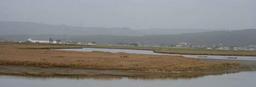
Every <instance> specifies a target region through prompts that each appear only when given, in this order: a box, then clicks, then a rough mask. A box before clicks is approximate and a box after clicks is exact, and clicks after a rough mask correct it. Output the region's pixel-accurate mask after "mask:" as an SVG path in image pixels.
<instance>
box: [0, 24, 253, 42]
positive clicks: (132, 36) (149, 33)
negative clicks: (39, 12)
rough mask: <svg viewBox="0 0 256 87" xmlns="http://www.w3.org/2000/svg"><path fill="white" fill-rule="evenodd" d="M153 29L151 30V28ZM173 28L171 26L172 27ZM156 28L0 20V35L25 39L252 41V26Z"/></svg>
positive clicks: (7, 38)
mask: <svg viewBox="0 0 256 87" xmlns="http://www.w3.org/2000/svg"><path fill="white" fill-rule="evenodd" d="M153 30H154V31H153ZM172 31H173V30H172ZM172 31H168V30H166V31H161V29H160V30H158V31H156V29H148V30H133V29H129V28H103V27H75V26H67V25H49V24H41V23H30V22H0V39H5V40H25V39H27V38H29V37H31V38H34V39H48V38H49V37H52V38H55V39H62V40H73V41H96V42H97V43H129V42H138V43H142V44H152V45H161V44H164V45H171V44H177V43H180V42H187V43H191V44H195V45H217V44H224V45H228V46H243V45H252V44H256V38H255V37H256V29H244V30H232V31H227V30H226V31H209V32H202V31H197V32H184V33H183V34H182V33H173V32H175V31H173V32H172Z"/></svg>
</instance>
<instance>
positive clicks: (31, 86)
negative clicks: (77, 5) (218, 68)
mask: <svg viewBox="0 0 256 87" xmlns="http://www.w3.org/2000/svg"><path fill="white" fill-rule="evenodd" d="M255 77H256V72H241V73H235V74H224V75H217V76H216V75H211V76H205V77H200V78H195V79H177V80H174V79H154V80H142V79H128V78H121V79H111V80H108V79H105V80H103V79H67V78H25V77H15V76H0V86H1V87H130V86H134V87H255V86H256V84H255V81H256V78H255ZM14 83H15V84H14Z"/></svg>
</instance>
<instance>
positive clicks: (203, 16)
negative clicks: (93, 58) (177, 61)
mask: <svg viewBox="0 0 256 87" xmlns="http://www.w3.org/2000/svg"><path fill="white" fill-rule="evenodd" d="M0 21H26V22H42V23H47V24H66V25H73V26H87V27H130V28H136V29H142V28H169V29H177V28H178V29H196V28H200V29H209V30H210V29H213V30H214V29H244V28H256V0H0Z"/></svg>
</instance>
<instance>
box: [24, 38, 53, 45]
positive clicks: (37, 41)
mask: <svg viewBox="0 0 256 87" xmlns="http://www.w3.org/2000/svg"><path fill="white" fill-rule="evenodd" d="M27 41H28V42H30V43H48V44H49V43H52V44H57V41H54V40H53V41H50V40H32V39H31V38H28V39H27Z"/></svg>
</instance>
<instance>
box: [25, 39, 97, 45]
mask: <svg viewBox="0 0 256 87" xmlns="http://www.w3.org/2000/svg"><path fill="white" fill-rule="evenodd" d="M23 42H27V43H41V44H78V45H96V42H74V41H61V40H54V39H52V38H49V40H33V39H31V38H28V39H27V40H26V41H20V43H23Z"/></svg>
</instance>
